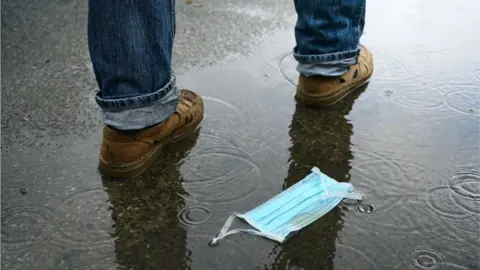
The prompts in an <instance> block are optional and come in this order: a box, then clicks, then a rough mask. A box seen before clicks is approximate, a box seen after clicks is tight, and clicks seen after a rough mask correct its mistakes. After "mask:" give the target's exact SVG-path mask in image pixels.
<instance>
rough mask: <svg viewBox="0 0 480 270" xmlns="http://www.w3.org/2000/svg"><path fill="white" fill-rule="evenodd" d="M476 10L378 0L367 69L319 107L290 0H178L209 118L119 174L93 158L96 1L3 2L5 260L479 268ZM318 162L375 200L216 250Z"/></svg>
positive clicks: (180, 25) (183, 76) (82, 265)
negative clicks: (124, 177) (225, 229)
mask: <svg viewBox="0 0 480 270" xmlns="http://www.w3.org/2000/svg"><path fill="white" fill-rule="evenodd" d="M478 8H480V5H479V4H478V3H477V2H476V1H474V0H468V1H464V2H462V3H457V2H452V1H432V0H427V1H413V0H408V1H370V2H368V3H367V20H366V27H365V34H364V36H363V38H362V43H363V44H365V45H366V46H367V47H368V48H369V49H370V50H371V51H372V53H373V55H374V62H375V72H374V75H373V77H372V80H371V82H370V83H369V84H368V85H367V87H365V88H362V89H359V91H357V92H356V93H355V95H353V96H351V97H349V98H348V99H346V100H345V101H343V102H342V103H339V104H337V105H335V106H333V107H331V108H329V109H326V110H314V109H311V108H305V107H303V106H300V105H297V104H295V102H294V100H293V94H294V91H295V85H296V81H297V76H298V74H297V72H296V70H295V61H294V60H293V58H292V55H291V50H292V48H293V46H294V44H295V43H294V36H293V26H294V23H295V12H294V9H293V3H292V2H291V1H283V0H282V1H273V0H271V1H260V2H258V1H257V2H256V1H241V2H234V1H229V2H225V1H217V0H213V1H195V0H193V4H192V5H188V6H187V5H185V4H184V3H183V2H181V1H178V2H177V37H176V43H175V54H174V63H175V64H174V66H175V69H176V72H177V79H178V80H177V81H178V82H179V85H180V86H181V87H186V88H191V89H193V90H196V91H198V92H199V93H201V94H202V95H203V96H204V98H205V104H206V105H205V106H206V114H205V120H204V122H203V124H202V127H201V129H200V131H199V132H198V133H196V134H193V135H192V136H191V137H189V138H187V139H185V140H184V141H181V142H179V143H176V144H175V145H172V146H171V147H169V148H168V149H166V151H165V153H164V155H163V156H162V157H161V158H160V160H158V162H157V163H156V164H155V166H153V168H152V169H151V170H150V171H149V172H147V173H146V174H145V175H142V176H141V177H139V178H137V179H132V180H129V181H124V182H113V181H111V180H109V179H104V178H102V177H101V176H100V175H99V174H98V172H97V171H96V165H97V155H98V147H99V142H100V138H101V128H102V123H101V121H100V114H99V109H98V108H97V107H96V104H95V102H94V93H95V91H96V84H95V78H94V76H93V72H92V68H91V65H90V61H89V55H88V48H87V36H86V19H87V2H86V1H68V0H65V1H45V0H38V1H32V0H29V1H22V2H15V1H12V0H6V1H3V2H2V14H1V15H2V33H1V34H2V70H1V71H2V74H1V75H2V89H1V91H2V92H1V95H2V96H1V98H2V99H1V105H2V108H1V113H2V114H1V116H2V120H1V125H2V130H1V131H2V164H1V165H2V168H1V169H2V170H1V185H2V187H1V210H2V211H1V217H2V227H1V229H2V235H1V237H2V239H1V240H2V247H1V252H2V269H479V267H480V264H479V254H480V246H479V243H480V242H479V239H480V227H479V226H480V225H479V222H480V210H479V209H480V185H479V184H480V165H479V164H480V53H479V52H478V48H479V46H480V36H479V35H477V34H476V33H477V32H478V29H477V28H478V25H479V23H480V20H479V18H478V16H477V15H476V10H478ZM313 166H318V167H319V168H320V169H321V170H322V171H323V172H325V173H326V174H328V175H330V176H332V177H334V178H335V179H336V180H338V181H349V182H351V183H352V184H353V185H354V186H355V187H356V189H358V190H360V191H362V192H364V193H365V194H366V200H365V201H364V202H363V204H361V205H349V204H345V203H343V204H341V205H340V206H339V207H337V208H336V209H334V210H332V211H331V212H329V213H328V214H327V215H325V216H324V217H322V218H321V219H319V220H318V221H316V222H315V223H313V224H312V225H311V226H309V227H307V228H305V229H304V230H302V231H301V232H300V233H299V234H297V235H296V236H294V237H293V238H291V239H290V240H289V241H287V242H286V243H285V244H283V245H278V244H275V243H273V242H270V241H268V240H265V239H262V238H259V237H255V236H251V235H234V236H231V237H228V238H226V239H224V240H222V241H221V242H220V245H219V246H217V247H209V246H208V241H209V240H210V239H211V238H212V237H213V236H214V235H215V234H216V233H217V232H218V230H219V229H220V228H221V226H222V225H223V223H224V221H225V219H226V218H227V216H228V215H229V214H230V213H231V212H245V211H248V210H250V209H252V208H254V207H255V206H257V205H259V204H261V203H262V202H264V201H266V200H268V199H269V198H271V197H272V196H274V195H275V194H277V193H279V192H281V191H282V190H283V189H285V188H287V187H289V186H291V185H292V184H294V183H295V182H296V181H298V180H300V179H302V178H303V177H304V176H305V175H306V174H307V173H308V172H309V170H310V169H311V168H312V167H313ZM236 226H244V225H243V224H241V223H238V224H236Z"/></svg>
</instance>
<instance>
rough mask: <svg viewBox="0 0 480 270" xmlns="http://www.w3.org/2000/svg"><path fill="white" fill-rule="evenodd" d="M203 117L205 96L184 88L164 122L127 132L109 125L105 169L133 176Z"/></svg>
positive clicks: (104, 148) (102, 166) (102, 162)
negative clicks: (137, 130) (174, 109)
mask: <svg viewBox="0 0 480 270" xmlns="http://www.w3.org/2000/svg"><path fill="white" fill-rule="evenodd" d="M202 119H203V101H202V98H201V97H200V96H199V95H197V94H195V93H193V92H191V91H188V90H181V91H180V97H179V100H178V105H177V110H176V111H175V113H174V114H172V115H171V116H170V117H169V118H168V119H167V120H165V121H163V122H162V123H160V124H158V125H156V126H153V127H150V128H147V129H144V130H141V131H139V132H123V131H117V130H114V129H111V128H109V127H105V128H104V130H103V140H102V144H101V146H100V163H99V166H98V169H99V171H100V172H101V173H103V174H105V175H108V176H113V177H118V178H131V177H135V176H138V175H140V174H141V173H143V172H144V171H146V170H147V169H148V168H149V167H150V166H151V165H152V164H153V162H154V161H155V160H156V158H157V157H158V155H159V154H160V152H161V150H162V148H163V147H164V146H165V145H167V144H170V143H173V142H175V141H178V140H180V139H182V138H183V137H186V136H187V135H189V134H191V133H192V132H193V131H195V129H196V128H197V127H198V125H199V124H200V122H201V121H202Z"/></svg>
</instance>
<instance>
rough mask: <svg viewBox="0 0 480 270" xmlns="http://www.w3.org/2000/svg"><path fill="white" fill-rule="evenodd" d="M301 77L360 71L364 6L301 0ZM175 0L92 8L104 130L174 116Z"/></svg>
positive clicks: (348, 0)
mask: <svg viewBox="0 0 480 270" xmlns="http://www.w3.org/2000/svg"><path fill="white" fill-rule="evenodd" d="M294 3H295V9H296V11H297V14H298V20H297V24H296V26H295V38H296V42H297V45H296V46H295V48H294V57H295V59H296V60H297V61H298V66H297V70H298V71H299V72H300V73H301V74H303V75H305V76H312V75H323V76H338V75H341V74H343V73H345V72H346V71H347V70H348V67H349V66H350V65H353V64H355V63H356V61H357V60H356V59H357V57H358V54H359V51H360V48H359V39H360V36H361V35H362V32H363V25H364V22H365V0H294ZM174 37H175V0H89V13H88V45H89V52H90V58H91V61H92V64H93V69H94V72H95V77H96V79H97V83H98V87H99V91H98V92H97V95H96V102H97V104H98V105H99V107H100V108H101V109H102V112H103V120H104V123H105V124H106V125H108V126H110V127H113V128H115V129H119V130H136V129H142V128H145V127H149V126H152V125H155V124H157V123H160V122H162V121H164V120H165V119H167V118H168V117H169V116H170V115H171V114H172V113H173V112H175V109H176V106H177V102H178V95H179V90H178V88H177V87H176V84H175V76H174V74H173V72H172V46H173V40H174Z"/></svg>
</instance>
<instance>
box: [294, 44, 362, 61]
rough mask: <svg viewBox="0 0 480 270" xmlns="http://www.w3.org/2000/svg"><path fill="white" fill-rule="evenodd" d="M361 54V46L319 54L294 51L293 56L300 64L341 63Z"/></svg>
mask: <svg viewBox="0 0 480 270" xmlns="http://www.w3.org/2000/svg"><path fill="white" fill-rule="evenodd" d="M359 55H360V46H358V48H357V49H355V50H352V51H343V52H336V53H329V54H317V55H302V54H297V53H296V52H295V51H294V52H293V57H294V58H295V60H297V62H299V63H300V64H325V63H328V64H335V63H336V62H338V63H341V62H343V61H344V60H348V59H352V58H357V57H358V56H359Z"/></svg>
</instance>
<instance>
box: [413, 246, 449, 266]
mask: <svg viewBox="0 0 480 270" xmlns="http://www.w3.org/2000/svg"><path fill="white" fill-rule="evenodd" d="M407 264H408V266H409V267H410V269H414V270H416V269H421V270H435V269H441V268H442V267H443V265H445V258H444V257H443V256H442V254H440V253H438V252H435V251H433V250H430V249H426V248H423V247H418V248H416V249H415V251H413V252H412V253H411V254H410V256H409V258H408V261H407Z"/></svg>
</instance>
